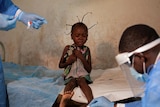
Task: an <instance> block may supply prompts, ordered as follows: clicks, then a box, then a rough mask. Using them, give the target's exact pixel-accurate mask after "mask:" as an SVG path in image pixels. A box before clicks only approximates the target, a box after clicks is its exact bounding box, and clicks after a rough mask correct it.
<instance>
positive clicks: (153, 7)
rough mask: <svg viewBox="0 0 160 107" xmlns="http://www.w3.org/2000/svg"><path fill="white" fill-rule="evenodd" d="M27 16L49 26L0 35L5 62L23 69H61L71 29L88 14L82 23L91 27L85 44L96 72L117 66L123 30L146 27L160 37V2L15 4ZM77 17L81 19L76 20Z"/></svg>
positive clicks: (21, 0) (36, 0)
mask: <svg viewBox="0 0 160 107" xmlns="http://www.w3.org/2000/svg"><path fill="white" fill-rule="evenodd" d="M13 2H14V3H15V4H17V5H18V6H19V7H20V8H21V9H22V10H24V11H25V12H33V13H37V14H39V15H41V16H44V17H45V18H46V19H47V21H48V24H46V25H44V26H43V27H42V28H40V29H39V30H33V29H29V30H27V29H26V26H24V25H23V24H22V23H20V22H17V28H16V29H14V30H11V31H9V32H4V31H0V40H1V42H3V44H4V46H5V50H6V53H5V55H6V56H5V61H8V62H10V61H11V62H15V63H18V64H22V65H44V66H46V67H48V68H50V69H59V68H58V63H59V59H60V57H61V54H62V51H63V48H64V47H65V45H67V44H72V40H71V38H70V35H67V33H70V28H71V26H66V24H70V25H73V24H74V23H76V22H78V18H79V19H80V20H81V19H82V17H83V16H84V14H86V13H87V12H92V14H88V15H87V16H86V17H85V18H84V20H83V22H84V23H85V24H86V25H87V26H88V27H91V26H92V25H94V24H96V26H94V27H93V28H91V29H90V30H89V38H88V41H87V43H86V45H88V46H89V47H90V49H91V53H92V65H93V68H94V69H98V68H100V69H106V68H111V67H115V66H117V64H116V61H115V59H114V57H115V55H116V54H117V53H118V51H117V47H118V42H119V39H120V36H121V34H122V32H123V31H124V29H125V28H126V27H128V26H130V25H133V24H137V23H144V24H148V25H150V26H152V27H154V28H155V29H156V30H157V32H158V33H160V24H159V19H160V14H159V10H160V0H45V1H44V0H13ZM77 16H78V18H77Z"/></svg>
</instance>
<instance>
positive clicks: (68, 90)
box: [59, 78, 77, 107]
mask: <svg viewBox="0 0 160 107" xmlns="http://www.w3.org/2000/svg"><path fill="white" fill-rule="evenodd" d="M76 86H77V83H76V79H74V78H73V79H71V80H70V81H69V82H68V83H67V84H66V86H65V88H64V94H63V96H62V99H61V101H60V106H59V107H66V105H67V102H68V100H70V99H71V97H72V96H73V89H74V88H75V87H76Z"/></svg>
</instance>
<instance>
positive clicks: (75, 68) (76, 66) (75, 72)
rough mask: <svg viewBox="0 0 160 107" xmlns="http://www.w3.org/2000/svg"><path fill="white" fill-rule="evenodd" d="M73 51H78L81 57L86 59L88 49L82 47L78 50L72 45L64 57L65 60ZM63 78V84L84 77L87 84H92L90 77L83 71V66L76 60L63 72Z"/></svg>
mask: <svg viewBox="0 0 160 107" xmlns="http://www.w3.org/2000/svg"><path fill="white" fill-rule="evenodd" d="M74 49H77V50H80V51H81V52H82V54H83V56H84V57H85V58H86V59H88V54H89V48H88V47H87V46H83V48H82V49H80V48H76V46H75V45H74V44H73V45H70V46H69V49H68V51H67V53H66V55H65V56H64V58H65V59H66V60H67V59H68V57H69V56H70V55H71V54H72V52H73V50H74ZM64 76H65V84H66V83H68V82H69V81H70V80H71V79H72V78H78V77H85V79H86V80H87V82H88V83H92V80H91V78H90V75H89V73H88V72H87V71H86V70H85V69H84V67H83V64H82V62H81V60H80V59H77V61H75V62H74V63H73V64H72V65H69V66H67V67H66V69H65V70H64Z"/></svg>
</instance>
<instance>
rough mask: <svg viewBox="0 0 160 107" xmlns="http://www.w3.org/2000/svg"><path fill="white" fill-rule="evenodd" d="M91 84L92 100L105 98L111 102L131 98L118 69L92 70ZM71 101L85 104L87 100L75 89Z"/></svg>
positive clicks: (78, 89)
mask: <svg viewBox="0 0 160 107" xmlns="http://www.w3.org/2000/svg"><path fill="white" fill-rule="evenodd" d="M91 77H92V79H93V81H94V82H93V84H90V85H89V86H90V87H91V89H92V92H93V96H94V98H96V97H99V96H105V97H107V98H108V99H110V100H111V101H117V100H120V99H125V98H128V97H132V96H133V94H132V92H131V89H130V87H129V85H128V83H127V81H126V79H125V77H124V75H123V72H122V71H121V70H120V68H119V67H116V68H112V69H106V70H100V69H99V70H93V71H92V73H91ZM74 93H75V94H74V95H73V97H72V100H74V101H78V102H83V103H86V102H87V99H86V97H85V96H84V94H83V92H82V91H81V89H80V88H79V87H78V88H75V89H74Z"/></svg>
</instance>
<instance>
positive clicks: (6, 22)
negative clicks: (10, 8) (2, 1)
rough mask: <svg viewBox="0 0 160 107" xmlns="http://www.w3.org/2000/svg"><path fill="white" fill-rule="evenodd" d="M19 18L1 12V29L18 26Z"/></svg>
mask: <svg viewBox="0 0 160 107" xmlns="http://www.w3.org/2000/svg"><path fill="white" fill-rule="evenodd" d="M16 22H17V18H15V17H14V16H8V15H4V14H0V30H4V31H8V30H11V29H13V28H15V27H16Z"/></svg>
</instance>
